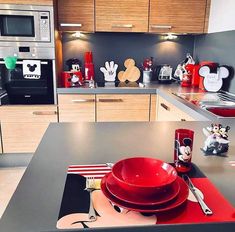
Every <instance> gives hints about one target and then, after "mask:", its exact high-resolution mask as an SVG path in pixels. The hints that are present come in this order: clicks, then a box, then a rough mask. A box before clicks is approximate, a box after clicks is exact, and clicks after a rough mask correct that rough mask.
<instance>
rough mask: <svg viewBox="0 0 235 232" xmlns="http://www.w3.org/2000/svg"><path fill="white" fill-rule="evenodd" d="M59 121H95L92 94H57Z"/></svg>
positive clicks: (93, 96)
mask: <svg viewBox="0 0 235 232" xmlns="http://www.w3.org/2000/svg"><path fill="white" fill-rule="evenodd" d="M58 103H59V105H58V108H59V122H95V95H94V94H91V95H90V94H88V95H86V94H59V95H58Z"/></svg>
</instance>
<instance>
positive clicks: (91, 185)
mask: <svg viewBox="0 0 235 232" xmlns="http://www.w3.org/2000/svg"><path fill="white" fill-rule="evenodd" d="M85 190H86V191H87V192H89V195H90V207H89V214H88V217H89V220H90V221H92V222H94V221H96V219H97V217H96V213H95V209H94V206H93V202H92V197H91V195H92V194H91V193H92V191H93V190H95V178H94V177H87V178H86V188H85Z"/></svg>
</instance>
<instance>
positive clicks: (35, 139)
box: [1, 122, 49, 153]
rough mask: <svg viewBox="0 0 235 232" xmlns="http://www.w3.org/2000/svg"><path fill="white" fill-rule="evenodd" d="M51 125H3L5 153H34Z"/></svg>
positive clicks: (23, 123) (5, 123)
mask: <svg viewBox="0 0 235 232" xmlns="http://www.w3.org/2000/svg"><path fill="white" fill-rule="evenodd" d="M48 125H49V123H48V122H45V123H42V122H40V123H35V122H17V123H16V122H15V123H13V122H3V123H1V129H2V141H3V152H4V153H22V152H23V153H25V152H29V153H33V152H35V150H36V148H37V147H38V145H39V143H40V141H41V139H42V137H43V135H44V133H45V131H46V129H47V127H48Z"/></svg>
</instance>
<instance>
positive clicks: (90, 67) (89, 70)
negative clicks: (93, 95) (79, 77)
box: [84, 52, 95, 81]
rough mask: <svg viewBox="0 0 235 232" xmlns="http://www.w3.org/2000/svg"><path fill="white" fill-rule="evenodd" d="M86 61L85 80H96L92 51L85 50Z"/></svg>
mask: <svg viewBox="0 0 235 232" xmlns="http://www.w3.org/2000/svg"><path fill="white" fill-rule="evenodd" d="M84 61H85V81H90V80H94V76H95V72H94V64H93V55H92V52H85V55H84Z"/></svg>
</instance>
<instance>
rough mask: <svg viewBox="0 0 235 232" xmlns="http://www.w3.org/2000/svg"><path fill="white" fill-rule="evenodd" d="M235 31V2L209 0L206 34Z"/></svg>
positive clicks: (234, 0) (229, 0)
mask: <svg viewBox="0 0 235 232" xmlns="http://www.w3.org/2000/svg"><path fill="white" fill-rule="evenodd" d="M231 30H235V0H211V9H210V17H209V28H208V33H213V32H219V31H231Z"/></svg>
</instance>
